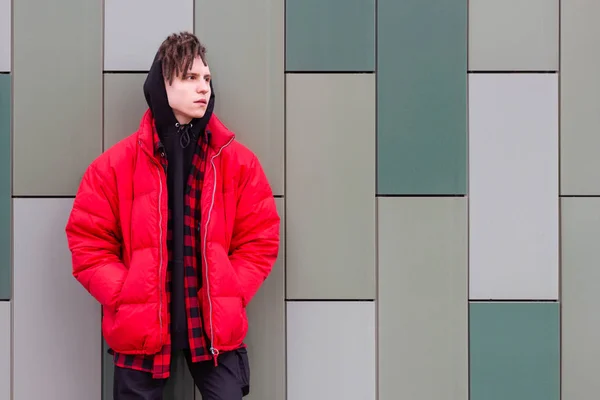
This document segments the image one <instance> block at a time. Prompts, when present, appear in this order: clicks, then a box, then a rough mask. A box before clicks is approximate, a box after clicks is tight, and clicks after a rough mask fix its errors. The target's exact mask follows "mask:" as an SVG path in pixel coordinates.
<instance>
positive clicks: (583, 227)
mask: <svg viewBox="0 0 600 400" xmlns="http://www.w3.org/2000/svg"><path fill="white" fill-rule="evenodd" d="M561 212H562V216H561V234H562V259H561V261H562V268H561V278H562V281H561V282H562V295H561V303H562V315H561V320H562V328H561V329H562V333H561V335H562V355H561V358H562V384H561V386H562V388H561V389H562V398H563V399H568V400H583V399H588V398H590V395H591V394H592V393H600V380H598V358H599V357H600V348H599V347H598V337H599V336H600V315H599V314H598V282H599V281H600V269H599V268H598V263H599V262H600V247H599V246H598V243H599V242H600V198H563V199H562V201H561Z"/></svg>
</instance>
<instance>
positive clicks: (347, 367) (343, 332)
mask: <svg viewBox="0 0 600 400" xmlns="http://www.w3.org/2000/svg"><path fill="white" fill-rule="evenodd" d="M287 332H288V334H287V336H288V338H287V365H288V367H287V380H288V387H287V400H306V399H310V400H332V399H344V400H375V399H376V398H377V397H376V392H377V383H376V382H377V378H376V361H375V360H376V350H375V348H376V346H375V342H376V340H375V302H373V301H361V302H352V301H343V302H334V301H323V302H320V301H308V302H306V301H298V302H296V301H288V302H287ZM396 361H397V360H396ZM390 398H401V397H399V396H397V395H394V396H392V397H390Z"/></svg>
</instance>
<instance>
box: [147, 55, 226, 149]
mask: <svg viewBox="0 0 600 400" xmlns="http://www.w3.org/2000/svg"><path fill="white" fill-rule="evenodd" d="M210 89H211V91H210V92H211V93H210V99H209V101H208V105H207V107H206V113H205V114H204V116H203V117H202V118H194V119H193V120H192V121H191V129H190V131H191V132H190V133H192V137H193V138H194V139H197V138H198V134H200V133H202V132H204V129H205V128H206V125H207V124H208V121H209V120H210V117H211V115H212V113H213V109H214V105H215V91H214V89H213V85H212V80H211V82H210ZM144 96H145V97H146V102H147V103H148V107H149V108H150V111H151V112H152V116H153V118H154V121H155V124H156V129H157V130H158V135H159V137H160V138H161V140H164V138H165V136H167V135H170V134H174V133H176V132H177V119H176V118H175V114H174V113H173V109H172V108H171V106H169V100H168V98H167V91H166V89H165V81H164V77H163V73H162V62H161V61H160V60H159V59H158V53H156V55H155V57H154V61H153V62H152V66H151V67H150V71H149V72H148V76H147V77H146V81H145V82H144Z"/></svg>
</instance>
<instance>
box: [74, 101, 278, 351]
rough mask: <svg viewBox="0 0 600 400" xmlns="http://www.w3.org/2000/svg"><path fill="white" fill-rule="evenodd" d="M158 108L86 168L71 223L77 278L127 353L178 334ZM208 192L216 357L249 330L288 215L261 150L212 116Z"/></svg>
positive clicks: (207, 301) (206, 297)
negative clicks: (157, 144) (172, 322)
mask: <svg viewBox="0 0 600 400" xmlns="http://www.w3.org/2000/svg"><path fill="white" fill-rule="evenodd" d="M152 129H153V121H152V116H151V113H150V111H147V112H146V114H145V115H144V118H143V119H142V122H141V124H140V128H139V130H138V131H137V132H136V133H135V134H133V135H131V136H129V137H128V138H126V139H124V140H123V141H121V142H119V143H118V144H116V145H115V146H113V147H112V148H110V149H109V150H107V151H106V152H104V153H103V154H102V155H101V156H100V157H98V158H97V159H96V160H95V161H94V162H93V163H92V164H91V165H90V166H89V168H88V169H87V171H86V172H85V174H84V176H83V179H82V181H81V184H80V187H79V190H78V192H77V195H76V197H75V201H74V205H73V209H72V211H71V214H70V217H69V220H68V222H67V226H66V234H67V239H68V244H69V248H70V250H71V253H72V260H73V275H74V276H75V278H76V279H77V280H78V281H79V282H80V283H81V284H82V285H83V286H84V287H85V289H86V290H88V291H89V292H90V294H91V295H92V296H94V298H96V299H97V300H98V302H99V303H100V304H101V305H102V309H103V318H102V333H103V335H104V338H105V340H106V342H107V344H108V345H109V346H110V347H111V348H112V349H113V350H115V351H117V352H119V353H124V354H155V353H157V352H158V351H159V350H160V349H161V347H162V345H163V344H164V343H165V339H166V338H167V335H169V331H168V326H167V323H166V321H167V311H168V310H167V308H168V307H167V301H166V291H165V284H164V283H165V281H166V270H167V268H166V267H167V245H166V237H167V189H166V188H167V182H166V174H165V173H164V171H163V169H162V168H161V167H160V166H159V165H160V164H159V162H158V160H157V159H156V158H155V157H154V156H153V136H152V133H153V131H152ZM207 129H208V130H210V131H211V132H212V141H211V144H210V148H209V151H208V155H207V156H208V158H207V160H208V162H207V166H206V173H205V178H204V185H203V188H202V200H201V215H202V219H201V226H199V227H198V228H199V229H201V231H200V235H201V240H200V243H201V245H202V249H201V250H202V271H203V272H204V275H203V277H204V279H205V280H206V281H205V282H204V284H203V285H202V289H201V290H200V291H199V292H198V295H199V296H200V299H201V301H202V307H203V317H204V319H203V322H204V326H205V328H206V330H207V333H208V336H209V338H210V340H211V344H212V347H213V348H214V350H215V352H216V354H218V352H219V351H226V350H230V349H234V348H236V347H238V346H239V345H240V344H241V343H242V341H243V340H244V338H245V336H246V332H247V330H248V321H247V317H246V311H245V307H246V305H247V304H248V303H249V302H250V300H251V299H252V297H253V296H254V294H255V293H256V292H257V290H258V289H259V287H260V285H261V284H262V282H263V281H264V280H265V279H266V277H267V275H268V274H269V273H270V271H271V269H272V267H273V264H274V262H275V259H276V258H277V254H278V251H279V224H280V219H279V215H278V213H277V209H276V207H275V201H274V198H273V193H272V191H271V187H270V185H269V183H268V181H267V178H266V176H265V174H264V172H263V169H262V167H261V165H260V163H259V161H258V160H257V158H256V157H255V155H254V154H253V153H252V152H251V151H250V150H248V149H247V148H246V147H244V146H243V145H242V144H240V143H239V142H237V141H236V140H234V135H233V133H232V132H230V131H229V130H228V129H227V128H226V127H225V126H224V125H223V124H222V123H221V122H220V121H219V120H218V118H217V117H216V116H215V115H213V116H212V117H211V119H210V121H209V124H208V127H207Z"/></svg>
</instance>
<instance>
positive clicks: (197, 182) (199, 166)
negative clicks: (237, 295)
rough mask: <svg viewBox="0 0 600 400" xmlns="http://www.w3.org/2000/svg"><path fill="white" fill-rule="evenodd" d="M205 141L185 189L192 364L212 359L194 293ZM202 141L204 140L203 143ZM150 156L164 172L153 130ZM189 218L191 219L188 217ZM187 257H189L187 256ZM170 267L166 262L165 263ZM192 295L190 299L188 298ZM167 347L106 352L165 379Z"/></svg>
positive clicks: (162, 154)
mask: <svg viewBox="0 0 600 400" xmlns="http://www.w3.org/2000/svg"><path fill="white" fill-rule="evenodd" d="M206 132H207V135H206V138H204V137H203V136H200V138H199V139H198V145H197V146H196V151H195V153H194V156H193V158H192V168H191V171H190V175H189V176H188V182H187V188H186V191H185V205H186V207H185V215H184V220H185V221H184V224H185V227H186V229H185V233H184V235H185V238H184V243H185V246H186V247H191V249H192V251H185V252H184V253H185V254H186V255H185V256H184V271H185V272H184V275H185V282H184V291H185V306H186V307H185V308H186V313H187V318H188V337H189V342H190V352H191V356H192V362H198V361H207V360H210V359H211V358H212V355H211V353H210V351H209V349H208V346H207V341H206V338H205V336H204V330H203V329H202V318H201V310H202V308H201V307H200V300H199V298H198V296H197V295H196V293H197V292H198V272H197V271H198V265H197V260H199V259H200V247H201V246H199V245H198V243H200V232H199V231H198V230H196V229H194V228H195V227H197V226H198V225H199V224H200V194H201V190H202V182H203V180H204V169H205V165H206V163H205V162H204V161H205V160H206V153H207V152H206V149H207V145H208V143H209V141H210V132H208V131H206ZM204 139H206V140H204ZM154 152H155V154H156V155H157V156H158V157H159V158H160V161H161V164H162V165H163V168H164V169H165V170H166V168H167V159H166V157H165V152H164V147H163V146H162V144H161V143H160V139H159V137H158V134H157V132H156V130H154ZM190 214H191V215H190ZM170 221H171V213H170V212H169V223H168V224H167V226H168V227H169V228H168V233H167V246H168V248H169V260H171V245H170V242H171V240H172V232H171V228H170V226H171V223H170ZM189 254H191V255H189ZM169 266H170V262H169ZM166 283H167V284H166V288H167V307H169V308H168V309H169V310H170V303H171V268H168V269H167V282H166ZM190 294H193V295H190ZM168 323H169V332H170V330H171V319H170V314H169V317H168ZM168 338H169V339H168V341H167V343H166V344H165V345H164V346H163V348H162V350H161V351H160V352H159V353H158V354H155V355H141V356H139V355H128V354H119V353H115V352H112V351H110V352H111V353H112V354H114V362H115V365H116V366H118V367H122V368H131V369H135V370H138V371H144V372H150V373H152V377H153V378H156V379H161V378H168V377H169V373H170V368H171V339H170V335H169V336H168Z"/></svg>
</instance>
